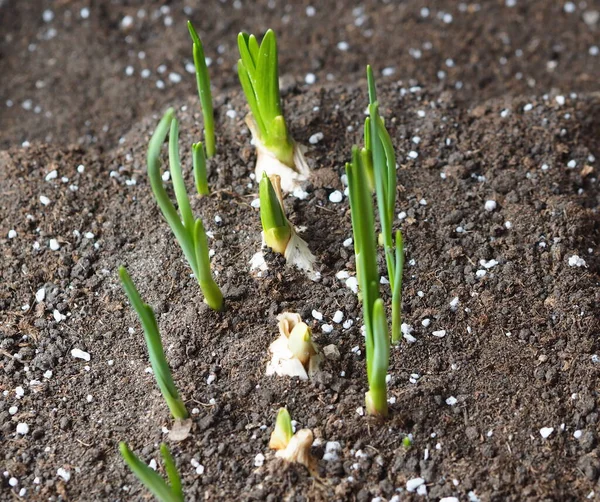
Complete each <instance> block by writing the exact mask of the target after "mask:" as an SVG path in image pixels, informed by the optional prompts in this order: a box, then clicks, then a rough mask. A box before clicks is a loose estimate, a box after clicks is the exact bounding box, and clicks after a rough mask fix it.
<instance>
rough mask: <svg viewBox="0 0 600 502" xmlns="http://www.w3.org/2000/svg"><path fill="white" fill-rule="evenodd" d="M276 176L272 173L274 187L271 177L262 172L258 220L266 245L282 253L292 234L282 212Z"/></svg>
mask: <svg viewBox="0 0 600 502" xmlns="http://www.w3.org/2000/svg"><path fill="white" fill-rule="evenodd" d="M278 178H279V176H277V175H273V180H274V181H275V187H274V186H273V182H272V181H271V178H270V177H269V176H267V174H266V173H264V172H263V176H262V179H261V180H260V183H259V194H260V221H261V223H262V227H263V235H264V239H265V243H266V244H267V246H269V247H270V248H271V249H272V250H273V251H275V252H276V253H279V254H282V255H284V254H285V250H286V248H287V245H288V242H289V241H290V238H291V236H292V227H291V225H290V222H289V221H288V219H287V218H286V216H285V213H284V212H283V207H282V201H281V192H280V190H279V185H278Z"/></svg>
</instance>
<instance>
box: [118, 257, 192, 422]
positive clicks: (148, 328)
mask: <svg viewBox="0 0 600 502" xmlns="http://www.w3.org/2000/svg"><path fill="white" fill-rule="evenodd" d="M119 277H120V278H121V283H122V285H123V289H124V290H125V293H126V294H127V297H128V298H129V301H130V302H131V306H132V307H133V308H134V310H135V311H136V313H137V315H138V317H139V319H140V322H141V323H142V327H143V329H144V338H145V339H146V346H147V347H148V354H149V356H150V364H151V365H152V371H153V372H154V377H155V378H156V383H158V386H159V387H160V390H161V392H162V395H163V397H164V398H165V401H166V402H167V406H168V407H169V409H170V410H171V414H172V415H173V417H174V418H176V419H181V420H183V419H185V418H187V417H188V412H187V410H186V408H185V404H183V401H182V400H181V399H180V397H179V393H178V392H177V387H175V382H173V377H172V376H171V370H170V369H169V364H168V363H167V358H166V357H165V352H164V350H163V346H162V342H161V339H160V332H159V331H158V324H157V323H156V317H155V316H154V311H153V310H152V308H151V307H150V305H147V304H146V303H144V302H143V301H142V298H141V296H140V294H139V292H138V290H137V289H136V287H135V284H133V281H132V280H131V278H130V277H129V274H128V273H127V270H126V269H125V267H119Z"/></svg>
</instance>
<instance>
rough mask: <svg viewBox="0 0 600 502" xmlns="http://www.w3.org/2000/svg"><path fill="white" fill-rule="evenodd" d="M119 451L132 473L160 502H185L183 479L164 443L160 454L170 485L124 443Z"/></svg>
mask: <svg viewBox="0 0 600 502" xmlns="http://www.w3.org/2000/svg"><path fill="white" fill-rule="evenodd" d="M119 451H120V452H121V456H122V457H123V459H124V460H125V462H126V463H127V465H128V466H129V468H130V469H131V471H132V472H133V473H134V474H135V475H136V476H137V477H138V479H139V480H140V481H141V482H142V484H143V485H144V486H145V487H146V488H147V489H148V490H150V491H151V492H152V494H153V495H154V496H155V497H156V498H157V499H158V500H159V501H160V502H183V500H184V498H183V490H182V487H181V478H180V477H179V473H178V472H177V467H176V466H175V462H174V460H173V457H172V456H171V453H170V452H169V449H168V448H167V446H166V445H165V444H164V443H163V444H161V445H160V454H161V456H162V458H163V462H164V464H165V471H166V472H167V478H168V479H169V483H170V485H169V484H167V483H166V482H165V480H164V479H163V478H161V477H160V475H159V474H158V473H157V472H155V471H154V470H152V469H151V468H150V467H148V466H147V465H146V464H145V463H144V462H142V461H141V460H140V459H139V458H138V457H137V456H136V455H135V453H133V452H132V451H131V450H130V449H129V447H128V446H127V444H125V443H124V442H120V443H119Z"/></svg>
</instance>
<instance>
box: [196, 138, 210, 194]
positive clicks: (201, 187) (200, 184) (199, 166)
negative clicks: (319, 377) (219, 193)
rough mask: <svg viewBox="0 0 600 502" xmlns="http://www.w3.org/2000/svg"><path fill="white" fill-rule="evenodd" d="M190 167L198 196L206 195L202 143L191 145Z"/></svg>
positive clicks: (207, 192)
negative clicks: (191, 167)
mask: <svg viewBox="0 0 600 502" xmlns="http://www.w3.org/2000/svg"><path fill="white" fill-rule="evenodd" d="M192 165H193V167H194V181H195V182H196V190H197V191H198V194H199V195H208V194H209V193H210V190H209V188H208V180H207V176H206V158H205V156H204V147H203V146H202V143H194V144H193V145H192Z"/></svg>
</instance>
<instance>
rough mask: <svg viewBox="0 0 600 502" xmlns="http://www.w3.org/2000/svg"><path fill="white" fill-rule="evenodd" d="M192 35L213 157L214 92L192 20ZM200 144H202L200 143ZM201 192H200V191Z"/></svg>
mask: <svg viewBox="0 0 600 502" xmlns="http://www.w3.org/2000/svg"><path fill="white" fill-rule="evenodd" d="M187 25H188V30H189V32H190V36H191V37H192V52H193V55H194V66H195V67H196V82H197V83H198V96H199V97H200V105H201V107H202V116H203V117H204V136H205V142H206V156H207V157H209V158H210V157H213V156H214V154H215V119H214V113H213V103H212V94H211V92H210V77H209V76H208V68H207V67H206V58H205V57H204V47H203V46H202V41H201V40H200V37H199V36H198V33H197V32H196V30H195V29H194V26H193V25H192V23H191V22H190V21H188V23H187ZM200 145H202V144H201V143H200ZM199 193H200V192H199Z"/></svg>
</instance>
